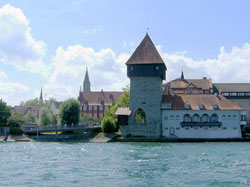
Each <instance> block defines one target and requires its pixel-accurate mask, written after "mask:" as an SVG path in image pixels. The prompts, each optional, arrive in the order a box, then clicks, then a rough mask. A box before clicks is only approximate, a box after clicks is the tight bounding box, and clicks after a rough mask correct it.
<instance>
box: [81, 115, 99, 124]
mask: <svg viewBox="0 0 250 187" xmlns="http://www.w3.org/2000/svg"><path fill="white" fill-rule="evenodd" d="M98 121H99V119H98V118H96V117H94V116H90V115H87V114H84V115H83V116H80V122H81V123H82V122H83V123H88V122H98Z"/></svg>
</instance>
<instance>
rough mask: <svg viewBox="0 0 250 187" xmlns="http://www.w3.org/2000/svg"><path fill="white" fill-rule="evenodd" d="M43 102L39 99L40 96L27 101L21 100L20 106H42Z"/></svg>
mask: <svg viewBox="0 0 250 187" xmlns="http://www.w3.org/2000/svg"><path fill="white" fill-rule="evenodd" d="M41 105H42V104H41V103H40V101H39V100H38V98H35V99H30V100H27V101H21V103H20V106H41Z"/></svg>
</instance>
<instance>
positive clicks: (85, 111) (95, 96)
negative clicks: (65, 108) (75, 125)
mask: <svg viewBox="0 0 250 187" xmlns="http://www.w3.org/2000/svg"><path fill="white" fill-rule="evenodd" d="M121 95H122V92H114V91H103V90H101V91H91V88H90V80H89V74H88V69H86V73H85V78H84V81H83V91H81V88H80V92H79V97H78V99H79V101H80V104H81V114H82V115H88V116H93V117H96V118H98V119H100V118H103V117H104V112H105V110H108V109H109V108H110V107H111V106H112V105H113V104H115V103H116V101H117V100H118V98H119V97H120V96H121Z"/></svg>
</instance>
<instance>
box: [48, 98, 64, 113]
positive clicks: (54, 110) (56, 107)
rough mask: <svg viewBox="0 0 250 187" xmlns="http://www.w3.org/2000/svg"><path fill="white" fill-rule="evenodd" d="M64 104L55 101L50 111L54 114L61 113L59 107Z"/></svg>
mask: <svg viewBox="0 0 250 187" xmlns="http://www.w3.org/2000/svg"><path fill="white" fill-rule="evenodd" d="M61 104H62V102H58V101H54V102H53V103H51V105H50V112H51V114H53V115H58V114H59V107H60V105H61Z"/></svg>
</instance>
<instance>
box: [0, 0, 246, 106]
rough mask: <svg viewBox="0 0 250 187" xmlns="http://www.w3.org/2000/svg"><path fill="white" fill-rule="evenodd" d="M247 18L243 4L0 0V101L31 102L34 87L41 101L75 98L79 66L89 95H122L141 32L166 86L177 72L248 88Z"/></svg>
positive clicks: (242, 2)
mask: <svg viewBox="0 0 250 187" xmlns="http://www.w3.org/2000/svg"><path fill="white" fill-rule="evenodd" d="M249 20H250V1H243V0H242V1H228V0H227V1H226V0H225V1H222V0H221V1H215V0H214V1H211V0H210V1H208V0H204V1H198V0H196V1H185V0H177V1H163V0H162V1H142V0H137V1H134V0H128V1H120V0H107V1H104V0H103V1H101V0H99V1H97V0H91V1H90V0H77V1H74V0H71V1H66V0H61V1H56V0H54V1H51V0H43V1H32V0H22V1H18V0H12V1H5V0H1V2H0V34H2V36H0V40H2V41H5V42H2V45H1V44H0V68H1V69H0V85H1V90H3V89H4V90H5V91H0V97H1V98H3V99H4V100H5V101H7V102H8V104H11V105H17V104H18V103H20V101H21V100H26V99H30V98H34V97H38V95H39V90H40V87H41V81H42V85H43V88H44V90H45V91H44V92H45V93H46V94H47V97H55V98H57V99H58V100H63V99H66V98H69V97H77V95H78V91H79V87H80V85H81V84H82V81H83V78H84V72H85V68H86V66H88V67H89V75H90V81H91V85H92V89H93V90H100V89H102V88H103V89H104V90H121V88H122V87H125V86H126V85H127V84H128V83H129V80H128V78H127V77H126V66H125V65H124V63H125V62H126V60H127V58H128V57H129V56H130V55H131V53H132V52H133V50H134V49H135V48H136V46H137V45H138V44H139V43H140V41H141V40H142V39H143V37H144V35H145V33H146V28H150V29H149V34H150V36H151V38H152V40H153V42H154V43H155V45H156V46H157V48H158V49H159V51H160V53H161V55H162V57H163V59H164V60H165V63H166V65H167V67H168V72H167V80H171V79H174V78H176V77H177V76H179V75H180V72H181V70H182V69H183V70H184V73H185V75H186V77H188V78H201V77H203V76H207V77H209V78H211V79H212V80H213V81H214V82H250V77H249V70H250V68H249V67H250V66H249V65H250V24H249ZM6 33H8V34H6ZM27 33H28V34H27ZM1 59H2V60H1ZM75 71H76V73H74V72H75Z"/></svg>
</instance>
